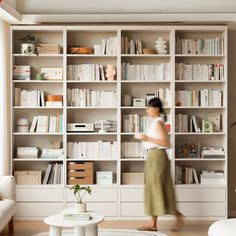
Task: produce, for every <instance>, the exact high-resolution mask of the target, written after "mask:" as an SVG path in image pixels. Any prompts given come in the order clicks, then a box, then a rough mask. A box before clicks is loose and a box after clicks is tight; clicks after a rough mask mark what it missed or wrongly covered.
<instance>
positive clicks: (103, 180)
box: [96, 171, 113, 185]
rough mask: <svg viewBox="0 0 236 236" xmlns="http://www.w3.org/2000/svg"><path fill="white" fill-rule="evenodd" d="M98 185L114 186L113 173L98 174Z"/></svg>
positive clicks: (101, 172)
mask: <svg viewBox="0 0 236 236" xmlns="http://www.w3.org/2000/svg"><path fill="white" fill-rule="evenodd" d="M96 183H97V184H100V185H106V184H112V183H113V173H112V171H98V172H96Z"/></svg>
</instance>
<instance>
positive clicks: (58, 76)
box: [40, 67, 63, 80]
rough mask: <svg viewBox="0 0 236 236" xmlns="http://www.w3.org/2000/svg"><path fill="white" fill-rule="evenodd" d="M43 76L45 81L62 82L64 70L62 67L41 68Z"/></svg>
mask: <svg viewBox="0 0 236 236" xmlns="http://www.w3.org/2000/svg"><path fill="white" fill-rule="evenodd" d="M40 73H41V74H44V79H45V80H62V79H63V68H62V67H41V70H40Z"/></svg>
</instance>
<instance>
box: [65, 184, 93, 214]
mask: <svg viewBox="0 0 236 236" xmlns="http://www.w3.org/2000/svg"><path fill="white" fill-rule="evenodd" d="M68 188H69V189H70V190H71V191H72V192H73V194H74V196H75V197H76V199H77V202H76V203H75V209H76V213H82V212H86V203H84V202H83V199H84V197H85V195H86V193H87V194H89V195H91V193H92V189H91V187H89V186H81V185H79V184H76V185H74V186H72V187H68Z"/></svg>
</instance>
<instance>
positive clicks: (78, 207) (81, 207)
mask: <svg viewBox="0 0 236 236" xmlns="http://www.w3.org/2000/svg"><path fill="white" fill-rule="evenodd" d="M86 208H87V205H86V203H75V213H83V212H86Z"/></svg>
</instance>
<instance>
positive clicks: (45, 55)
mask: <svg viewBox="0 0 236 236" xmlns="http://www.w3.org/2000/svg"><path fill="white" fill-rule="evenodd" d="M13 56H14V57H21V58H24V57H34V58H37V57H39V58H40V57H63V54H38V55H36V54H29V55H28V54H13Z"/></svg>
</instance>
